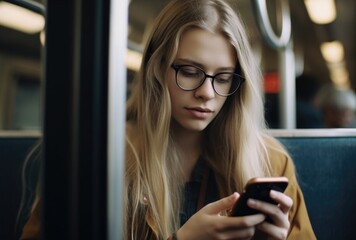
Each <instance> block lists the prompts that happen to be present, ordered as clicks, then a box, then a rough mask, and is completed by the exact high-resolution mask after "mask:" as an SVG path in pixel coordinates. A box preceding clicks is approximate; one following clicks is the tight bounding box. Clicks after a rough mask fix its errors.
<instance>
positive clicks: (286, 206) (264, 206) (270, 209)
mask: <svg viewBox="0 0 356 240" xmlns="http://www.w3.org/2000/svg"><path fill="white" fill-rule="evenodd" d="M270 197H271V198H272V199H273V200H275V201H276V202H277V203H278V205H274V204H270V203H266V202H262V201H258V200H253V199H249V200H248V201H247V204H248V206H249V207H251V208H254V209H257V210H259V211H260V212H262V213H263V214H265V215H266V216H269V218H270V219H271V220H272V223H271V222H268V221H264V222H263V223H261V224H259V225H258V226H257V229H259V230H261V231H262V232H264V233H266V234H267V235H268V236H269V239H273V240H275V239H276V240H281V239H282V240H284V239H287V235H288V230H289V227H290V222H289V219H288V216H289V211H290V209H291V207H292V205H293V200H292V199H291V198H290V197H288V196H287V195H285V194H284V193H281V192H278V191H274V190H271V191H270Z"/></svg>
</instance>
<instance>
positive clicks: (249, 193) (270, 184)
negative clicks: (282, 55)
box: [230, 177, 288, 217]
mask: <svg viewBox="0 0 356 240" xmlns="http://www.w3.org/2000/svg"><path fill="white" fill-rule="evenodd" d="M287 186H288V179H287V178H285V177H276V178H253V179H251V180H250V181H248V183H247V184H246V187H245V191H244V192H243V193H242V194H241V195H240V198H239V199H238V200H237V202H236V203H235V205H234V207H233V208H232V210H231V213H230V216H232V217H234V216H247V215H252V214H257V213H258V211H257V210H256V209H252V208H250V207H248V206H247V200H248V199H249V198H253V199H256V200H260V201H264V202H268V203H272V204H277V203H276V202H275V201H274V200H273V199H271V198H270V196H269V193H270V191H271V190H275V191H279V192H284V190H285V189H286V187H287Z"/></svg>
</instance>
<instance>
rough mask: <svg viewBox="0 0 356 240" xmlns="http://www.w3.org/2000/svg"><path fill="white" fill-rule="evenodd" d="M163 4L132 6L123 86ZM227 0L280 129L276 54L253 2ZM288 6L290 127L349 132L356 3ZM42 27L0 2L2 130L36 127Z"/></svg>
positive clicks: (325, 0)
mask: <svg viewBox="0 0 356 240" xmlns="http://www.w3.org/2000/svg"><path fill="white" fill-rule="evenodd" d="M37 2H38V3H41V4H44V3H43V2H42V1H37ZM168 2H169V1H168V0H131V2H130V6H129V28H128V30H129V31H128V48H127V71H128V75H127V76H128V79H127V80H128V83H130V82H131V81H132V79H133V78H134V76H135V72H136V71H137V70H138V68H139V65H140V59H141V53H142V51H143V47H144V45H145V43H146V39H147V37H148V35H149V33H150V30H151V26H152V23H153V21H154V19H155V17H156V16H157V14H158V12H159V11H160V10H161V9H162V8H163V6H164V5H165V4H167V3H168ZM228 2H229V3H231V5H232V6H233V7H234V9H236V11H238V12H239V14H240V15H241V16H242V19H243V21H244V23H245V25H246V28H247V32H248V34H249V36H250V42H251V46H252V48H253V51H254V54H255V57H256V60H257V61H258V62H259V64H260V66H261V70H262V73H263V76H264V92H265V99H266V119H267V122H268V125H269V126H270V127H271V128H281V126H282V125H281V123H280V117H279V112H280V105H279V104H278V96H279V94H280V92H281V79H280V78H281V77H280V76H279V68H280V65H279V51H278V50H276V49H274V48H272V47H271V46H269V45H268V44H266V43H265V41H264V40H263V38H262V35H261V32H260V30H259V28H258V25H257V21H256V17H255V13H254V11H253V6H252V4H251V2H252V1H251V0H234V1H233V0H229V1H228ZM289 6H290V14H291V22H292V41H291V45H292V49H293V53H294V63H295V66H293V67H292V69H294V70H295V85H296V88H295V91H296V99H295V103H294V104H295V107H296V118H297V119H296V127H298V128H325V127H330V128H334V127H355V123H354V122H355V109H356V99H355V94H354V92H355V89H356V68H355V66H356V47H355V42H356V41H355V40H356V39H355V38H356V37H355V36H356V33H355V24H356V16H355V14H354V9H356V3H355V1H353V0H293V1H289ZM267 7H268V11H269V17H270V19H271V22H272V26H273V28H274V30H275V32H276V33H277V35H278V34H279V32H280V31H281V30H280V28H281V14H280V12H281V4H280V1H278V0H268V1H267ZM44 25H45V20H44V17H43V16H41V15H40V14H37V13H35V12H31V11H28V10H25V9H23V8H22V9H21V8H18V7H16V6H14V5H12V4H9V3H8V2H5V1H1V0H0V130H41V125H42V123H41V116H42V113H41V109H42V105H43V101H42V98H41V96H42V94H41V91H42V86H43V80H42V76H41V74H42V68H43V59H42V55H43V49H44V44H45V39H44V30H43V29H44ZM63 64H66V63H63ZM330 106H331V107H330ZM336 117H340V118H342V119H336Z"/></svg>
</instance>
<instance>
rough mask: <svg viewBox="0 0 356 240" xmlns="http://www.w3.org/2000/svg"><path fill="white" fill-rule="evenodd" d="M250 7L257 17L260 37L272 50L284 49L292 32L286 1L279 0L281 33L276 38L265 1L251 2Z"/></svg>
mask: <svg viewBox="0 0 356 240" xmlns="http://www.w3.org/2000/svg"><path fill="white" fill-rule="evenodd" d="M252 3H253V4H252V6H253V9H254V11H255V16H256V17H257V23H258V26H259V28H260V30H261V33H262V36H263V37H264V38H265V40H266V42H267V43H268V44H269V45H270V46H271V47H273V48H276V49H278V48H284V47H286V46H287V44H288V43H289V40H290V38H291V32H292V23H291V18H290V10H289V4H288V0H281V9H282V31H281V35H280V36H277V35H276V34H275V32H274V30H273V28H272V26H271V22H270V19H269V16H268V11H267V4H266V0H253V1H252Z"/></svg>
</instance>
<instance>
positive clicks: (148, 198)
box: [125, 0, 271, 239]
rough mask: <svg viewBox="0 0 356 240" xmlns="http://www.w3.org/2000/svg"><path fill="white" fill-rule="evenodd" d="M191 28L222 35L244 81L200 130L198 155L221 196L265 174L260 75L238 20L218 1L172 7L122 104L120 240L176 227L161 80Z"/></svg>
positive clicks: (176, 184)
mask: <svg viewBox="0 0 356 240" xmlns="http://www.w3.org/2000/svg"><path fill="white" fill-rule="evenodd" d="M191 28H200V29H205V30H207V31H210V32H214V33H217V34H222V35H223V36H224V37H225V38H226V39H227V40H228V41H229V42H230V43H231V45H232V46H233V47H234V49H235V51H236V55H237V58H238V62H237V63H236V71H241V74H242V75H243V76H244V77H245V82H244V84H243V85H242V86H241V88H240V89H239V91H238V92H237V93H235V94H234V95H232V96H230V97H228V99H227V101H226V102H225V104H224V106H223V108H222V110H221V111H220V113H219V114H218V116H217V117H216V118H215V119H214V120H213V122H212V123H211V124H210V125H209V126H208V127H207V129H206V130H205V134H206V139H207V140H206V143H204V144H205V145H204V146H205V147H204V149H205V150H204V152H203V153H202V154H203V156H204V158H205V159H206V160H207V162H208V164H209V166H210V167H211V168H212V169H213V170H214V173H215V177H216V180H217V184H218V188H219V191H220V194H222V195H228V194H230V193H232V192H234V191H242V188H243V185H244V184H245V183H246V181H247V180H248V179H249V178H251V177H254V176H269V175H270V174H271V173H270V167H269V160H268V154H267V146H266V140H265V139H266V138H265V137H264V134H263V132H264V130H265V128H266V126H265V121H264V110H263V97H262V90H261V75H260V72H259V69H258V67H257V65H256V64H255V62H254V59H253V56H252V53H251V50H250V46H249V42H248V40H247V36H246V33H245V30H244V27H243V25H242V22H241V20H240V19H239V18H238V16H237V15H236V13H235V11H234V10H233V9H232V8H231V7H230V6H229V5H228V4H226V3H225V2H224V1H222V0H174V1H172V2H170V3H169V4H168V5H167V6H166V7H165V8H164V10H163V11H162V12H161V13H160V15H159V16H158V17H157V19H156V21H155V24H154V26H153V32H152V33H151V35H150V37H149V39H148V44H147V46H146V49H145V51H144V55H143V62H142V65H141V69H140V71H139V73H138V75H137V77H136V79H135V83H134V87H133V92H132V93H131V96H130V98H129V100H128V105H127V122H128V127H127V138H126V140H127V141H126V142H127V148H126V170H125V179H126V194H125V196H126V199H125V223H126V226H125V230H126V234H125V236H126V237H125V238H126V239H150V238H152V239H160V238H163V239H166V238H167V237H168V236H169V235H170V234H171V233H172V232H173V231H176V230H177V229H178V228H179V210H180V203H181V201H182V186H183V182H182V181H180V179H182V172H181V171H180V169H181V166H180V161H179V149H177V146H176V145H175V144H174V137H173V136H172V135H171V132H170V124H171V103H170V97H169V91H168V89H167V85H166V82H165V81H166V76H167V73H168V69H170V65H171V64H172V62H173V60H174V58H175V56H176V53H177V49H178V45H179V41H180V38H181V36H182V34H183V33H184V32H185V31H186V30H188V29H191ZM172 169H174V170H172Z"/></svg>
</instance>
